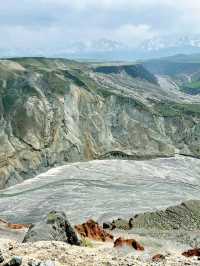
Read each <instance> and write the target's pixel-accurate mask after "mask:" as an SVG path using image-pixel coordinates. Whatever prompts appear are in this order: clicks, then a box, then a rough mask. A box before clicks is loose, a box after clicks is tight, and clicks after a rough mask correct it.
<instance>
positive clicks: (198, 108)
mask: <svg viewBox="0 0 200 266" xmlns="http://www.w3.org/2000/svg"><path fill="white" fill-rule="evenodd" d="M155 110H156V112H157V113H159V114H160V115H161V116H164V117H175V116H183V115H198V116H200V104H199V103H193V104H190V103H182V104H179V103H169V102H165V103H164V102H162V103H159V104H156V106H155Z"/></svg>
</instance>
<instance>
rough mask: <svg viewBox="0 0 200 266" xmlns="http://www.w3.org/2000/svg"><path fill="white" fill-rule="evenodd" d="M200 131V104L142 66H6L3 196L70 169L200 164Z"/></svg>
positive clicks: (1, 71)
mask: <svg viewBox="0 0 200 266" xmlns="http://www.w3.org/2000/svg"><path fill="white" fill-rule="evenodd" d="M101 67H102V66H101ZM199 125H200V105H199V104H198V99H197V100H196V98H191V97H189V96H188V98H187V97H186V96H185V94H184V93H182V92H180V91H179V90H178V89H177V88H176V87H174V88H173V89H170V90H167V88H166V87H164V88H163V87H162V86H159V85H158V84H157V81H156V78H155V77H154V76H153V75H152V74H151V73H149V72H148V71H147V70H145V69H144V68H143V67H142V66H141V65H138V64H137V65H136V66H135V65H133V66H130V65H129V66H126V65H125V66H124V67H123V66H120V67H119V66H117V65H116V66H112V68H111V69H107V68H106V70H105V68H103V69H102V68H98V66H97V65H93V64H81V63H77V62H74V61H69V60H62V59H45V58H21V59H11V60H0V188H5V187H8V186H10V185H14V184H16V183H18V182H21V181H23V180H24V179H25V178H27V177H31V176H35V175H36V174H37V173H39V172H41V171H43V170H45V169H46V168H50V167H54V166H56V165H60V164H64V163H66V162H74V161H82V160H91V159H101V158H125V159H137V158H153V157H166V156H173V155H174V154H176V153H180V154H185V155H190V156H196V157H199V156H200V150H199V145H198V144H199V141H200V127H199Z"/></svg>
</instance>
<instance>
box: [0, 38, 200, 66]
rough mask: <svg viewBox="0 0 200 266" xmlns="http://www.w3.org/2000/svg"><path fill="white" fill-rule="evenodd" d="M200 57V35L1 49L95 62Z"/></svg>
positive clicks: (8, 52)
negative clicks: (128, 42)
mask: <svg viewBox="0 0 200 266" xmlns="http://www.w3.org/2000/svg"><path fill="white" fill-rule="evenodd" d="M191 53H200V35H195V36H194V35H192V36H184V37H176V38H174V37H170V36H165V37H158V38H152V39H147V40H145V41H144V42H143V43H141V44H140V45H136V44H134V43H131V44H125V43H123V42H118V41H114V40H111V39H109V38H105V39H99V40H93V41H86V42H83V41H80V42H73V41H70V42H68V43H67V44H66V45H63V46H62V48H57V47H55V49H52V48H49V49H48V47H47V48H45V49H44V50H43V49H38V50H35V49H34V50H31V49H24V50H23V49H13V50H7V49H3V50H2V49H0V57H16V56H47V57H55V58H58V57H63V58H73V59H81V60H83V59H94V60H107V61H110V60H130V61H133V60H144V59H150V58H158V57H163V56H171V55H174V54H191Z"/></svg>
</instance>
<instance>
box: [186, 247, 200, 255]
mask: <svg viewBox="0 0 200 266" xmlns="http://www.w3.org/2000/svg"><path fill="white" fill-rule="evenodd" d="M182 255H183V256H185V257H200V248H194V249H189V250H188V251H185V252H183V253H182Z"/></svg>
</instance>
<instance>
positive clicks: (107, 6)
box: [0, 0, 200, 55]
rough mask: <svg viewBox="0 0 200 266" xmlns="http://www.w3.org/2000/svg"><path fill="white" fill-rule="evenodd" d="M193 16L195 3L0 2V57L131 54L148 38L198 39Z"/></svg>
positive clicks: (198, 8)
mask: <svg viewBox="0 0 200 266" xmlns="http://www.w3.org/2000/svg"><path fill="white" fill-rule="evenodd" d="M199 14H200V0H6V1H2V2H1V5H0V36H1V38H0V54H3V55H6V54H8V55H9V54H12V53H13V54H14V53H25V54H27V55H28V54H29V53H41V54H50V55H51V54H52V55H53V54H56V53H57V54H59V53H62V52H66V53H76V51H77V50H79V51H81V50H82V49H83V50H84V49H90V50H95V49H96V50H98V49H101V48H102V49H108V50H109V49H111V48H112V46H113V45H114V46H115V47H117V46H121V47H124V49H125V48H127V47H128V48H133V49H134V48H136V47H139V46H140V45H141V44H142V43H143V42H145V41H146V40H149V39H155V38H169V37H168V36H170V38H173V37H174V38H176V37H177V36H180V37H181V36H187V35H191V34H200V27H199V25H200V15H199ZM105 40H109V41H110V42H108V43H106V44H105Z"/></svg>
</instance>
